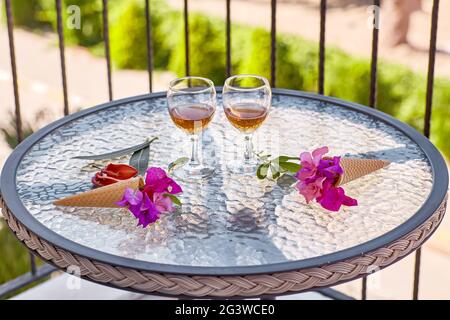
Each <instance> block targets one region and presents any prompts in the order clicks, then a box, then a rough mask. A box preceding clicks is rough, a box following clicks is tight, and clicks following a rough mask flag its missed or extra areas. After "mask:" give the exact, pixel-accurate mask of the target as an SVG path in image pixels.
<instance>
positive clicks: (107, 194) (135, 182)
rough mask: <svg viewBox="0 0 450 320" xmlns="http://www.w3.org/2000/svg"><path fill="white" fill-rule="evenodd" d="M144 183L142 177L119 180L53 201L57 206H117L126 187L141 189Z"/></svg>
mask: <svg viewBox="0 0 450 320" xmlns="http://www.w3.org/2000/svg"><path fill="white" fill-rule="evenodd" d="M143 185H144V180H143V179H142V177H136V178H131V179H128V180H123V181H119V182H117V183H114V184H110V185H108V186H104V187H100V188H97V189H93V190H89V191H86V192H82V193H79V194H76V195H73V196H69V197H66V198H63V199H59V200H56V201H55V202H53V204H54V205H57V206H70V207H94V208H117V207H118V206H117V205H116V204H115V203H116V202H118V201H120V200H122V197H123V194H124V192H125V189H126V188H132V189H135V190H137V189H139V188H140V187H142V186H143Z"/></svg>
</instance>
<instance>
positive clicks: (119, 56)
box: [111, 0, 178, 69]
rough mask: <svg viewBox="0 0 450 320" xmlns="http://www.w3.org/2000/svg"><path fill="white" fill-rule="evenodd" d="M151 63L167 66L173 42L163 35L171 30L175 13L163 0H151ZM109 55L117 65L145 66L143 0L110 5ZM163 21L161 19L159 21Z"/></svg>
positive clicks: (145, 43) (135, 67)
mask: <svg viewBox="0 0 450 320" xmlns="http://www.w3.org/2000/svg"><path fill="white" fill-rule="evenodd" d="M150 6H151V7H150V12H151V29H152V45H153V67H154V68H156V69H164V68H167V65H168V63H169V57H170V53H171V51H172V49H173V48H172V46H173V43H170V41H168V40H167V37H168V36H167V35H168V34H170V33H171V32H173V30H172V28H168V27H170V25H171V23H177V21H178V19H177V18H178V15H177V13H176V12H173V11H171V10H169V8H168V6H167V5H166V3H165V2H164V1H151V3H150ZM111 20H112V21H113V23H112V26H111V56H112V58H113V61H114V64H115V66H116V67H118V68H127V69H146V68H147V42H146V41H147V36H146V20H145V6H144V1H137V0H131V1H127V2H123V3H122V5H121V6H117V7H115V8H114V12H113V14H112V15H111ZM163 21H165V23H163Z"/></svg>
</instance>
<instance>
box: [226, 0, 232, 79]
mask: <svg viewBox="0 0 450 320" xmlns="http://www.w3.org/2000/svg"><path fill="white" fill-rule="evenodd" d="M225 41H226V50H227V52H226V56H227V57H226V68H227V70H226V72H227V78H228V77H229V76H231V0H226V39H225Z"/></svg>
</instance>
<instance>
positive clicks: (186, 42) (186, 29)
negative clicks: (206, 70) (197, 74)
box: [183, 0, 191, 76]
mask: <svg viewBox="0 0 450 320" xmlns="http://www.w3.org/2000/svg"><path fill="white" fill-rule="evenodd" d="M183 14H184V50H185V51H184V57H185V62H186V76H189V75H190V74H191V68H190V62H189V12H188V0H184V12H183Z"/></svg>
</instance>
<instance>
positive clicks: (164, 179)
mask: <svg viewBox="0 0 450 320" xmlns="http://www.w3.org/2000/svg"><path fill="white" fill-rule="evenodd" d="M181 192H182V189H181V187H180V186H179V185H178V184H177V183H176V182H175V181H174V180H173V179H172V178H170V177H168V176H167V174H166V172H165V171H164V170H163V169H161V168H155V167H153V168H149V169H148V170H147V175H146V178H145V185H144V187H143V189H142V191H141V190H133V189H131V188H127V189H126V190H125V192H124V195H123V198H122V200H120V201H118V202H116V204H117V205H118V206H121V207H126V208H128V210H129V211H130V212H131V213H132V214H133V215H134V216H135V217H136V218H137V219H138V221H139V222H138V225H140V226H142V227H143V228H145V227H147V226H148V225H149V224H152V223H154V222H156V221H157V220H158V219H159V218H160V215H161V214H162V213H167V212H173V211H174V210H175V207H174V204H173V199H172V198H171V197H170V196H167V194H172V195H175V194H178V193H181Z"/></svg>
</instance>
